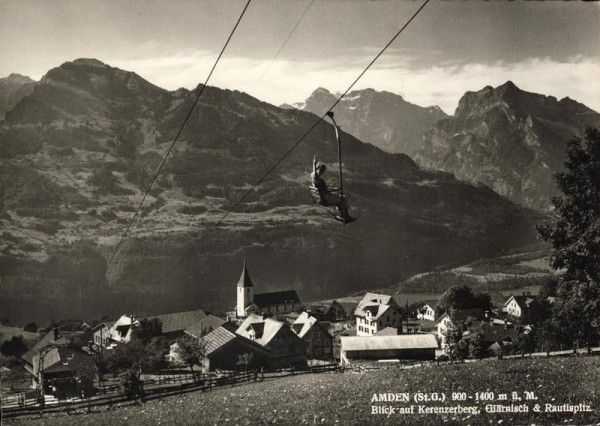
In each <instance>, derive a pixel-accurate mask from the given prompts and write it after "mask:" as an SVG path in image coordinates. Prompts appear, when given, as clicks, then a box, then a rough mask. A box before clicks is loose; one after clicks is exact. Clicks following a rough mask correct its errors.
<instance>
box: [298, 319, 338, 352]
mask: <svg viewBox="0 0 600 426" xmlns="http://www.w3.org/2000/svg"><path fill="white" fill-rule="evenodd" d="M292 330H294V333H296V334H297V335H298V337H300V338H301V339H302V340H304V341H305V342H306V344H307V347H306V355H307V356H308V359H323V360H327V359H331V358H333V336H332V335H331V334H329V331H328V330H327V329H326V328H325V326H324V325H323V324H322V323H321V322H320V321H318V320H317V319H316V318H315V317H313V316H312V315H309V314H308V313H307V312H302V313H301V314H300V315H299V316H298V318H296V321H294V323H293V324H292Z"/></svg>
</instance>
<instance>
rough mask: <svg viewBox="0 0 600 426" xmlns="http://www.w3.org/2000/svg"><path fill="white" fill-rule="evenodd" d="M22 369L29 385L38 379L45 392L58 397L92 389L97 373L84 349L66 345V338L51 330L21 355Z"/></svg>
mask: <svg viewBox="0 0 600 426" xmlns="http://www.w3.org/2000/svg"><path fill="white" fill-rule="evenodd" d="M22 358H23V360H24V361H25V364H24V366H25V370H27V372H29V374H31V377H32V386H33V387H37V386H38V384H39V382H40V379H41V380H42V383H43V386H44V393H46V394H50V393H53V388H55V389H56V390H57V392H58V393H59V394H60V395H61V396H66V395H80V394H81V390H82V389H84V390H91V388H92V387H93V383H94V379H95V377H96V375H97V368H96V363H95V362H94V360H93V358H92V357H91V356H90V355H88V354H87V353H85V352H84V351H83V350H81V349H78V348H76V347H73V346H69V340H68V339H67V338H66V337H65V336H62V335H61V334H60V332H59V331H58V329H54V330H52V331H50V332H49V333H47V334H46V335H44V336H43V337H42V338H41V339H40V341H39V342H38V343H37V344H36V345H35V346H34V347H32V348H31V349H30V350H29V351H27V352H26V353H25V354H23V356H22Z"/></svg>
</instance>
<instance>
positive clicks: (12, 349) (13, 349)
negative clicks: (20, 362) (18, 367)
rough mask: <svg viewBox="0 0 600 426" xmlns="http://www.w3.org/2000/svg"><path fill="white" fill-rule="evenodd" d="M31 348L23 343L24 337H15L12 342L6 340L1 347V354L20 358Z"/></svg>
mask: <svg viewBox="0 0 600 426" xmlns="http://www.w3.org/2000/svg"><path fill="white" fill-rule="evenodd" d="M28 350H29V348H28V347H27V345H26V344H25V343H24V342H23V336H13V337H12V338H11V339H10V340H6V341H4V342H3V343H2V345H0V353H1V354H2V355H6V356H14V357H15V358H20V357H21V355H23V354H24V353H25V352H27V351H28Z"/></svg>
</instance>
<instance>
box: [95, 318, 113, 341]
mask: <svg viewBox="0 0 600 426" xmlns="http://www.w3.org/2000/svg"><path fill="white" fill-rule="evenodd" d="M114 324H115V321H104V322H101V323H99V324H97V325H96V326H95V327H93V328H92V333H93V341H94V344H95V345H97V346H103V347H106V346H108V345H109V344H110V329H111V328H112V326H113V325H114Z"/></svg>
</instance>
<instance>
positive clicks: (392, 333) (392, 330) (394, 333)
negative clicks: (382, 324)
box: [375, 327, 398, 336]
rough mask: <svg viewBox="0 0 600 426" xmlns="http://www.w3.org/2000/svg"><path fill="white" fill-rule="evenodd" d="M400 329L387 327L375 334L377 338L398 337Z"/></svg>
mask: <svg viewBox="0 0 600 426" xmlns="http://www.w3.org/2000/svg"><path fill="white" fill-rule="evenodd" d="M397 335H398V329H397V328H395V327H386V328H383V329H381V330H379V331H378V332H377V333H375V336H397Z"/></svg>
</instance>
